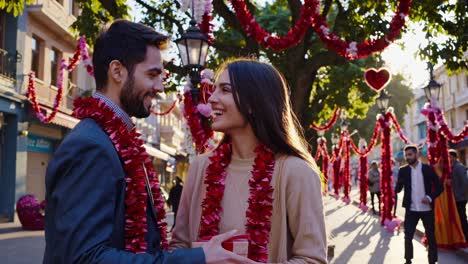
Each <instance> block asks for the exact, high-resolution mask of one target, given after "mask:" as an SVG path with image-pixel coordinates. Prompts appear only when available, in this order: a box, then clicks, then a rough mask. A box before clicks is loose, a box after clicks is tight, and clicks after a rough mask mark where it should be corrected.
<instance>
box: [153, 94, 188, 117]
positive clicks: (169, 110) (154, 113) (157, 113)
mask: <svg viewBox="0 0 468 264" xmlns="http://www.w3.org/2000/svg"><path fill="white" fill-rule="evenodd" d="M180 101H182V96H181V95H180V94H178V95H177V100H174V102H173V103H172V104H171V107H169V109H167V110H166V111H164V112H161V113H160V112H156V111H154V109H151V113H152V114H153V115H161V116H163V115H167V114H169V113H171V112H172V110H174V108H175V107H176V105H177V103H179V102H180Z"/></svg>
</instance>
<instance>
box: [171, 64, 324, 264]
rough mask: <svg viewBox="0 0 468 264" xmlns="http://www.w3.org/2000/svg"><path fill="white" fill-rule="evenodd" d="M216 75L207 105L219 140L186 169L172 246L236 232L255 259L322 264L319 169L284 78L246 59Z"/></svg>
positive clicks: (276, 72) (274, 70)
mask: <svg viewBox="0 0 468 264" xmlns="http://www.w3.org/2000/svg"><path fill="white" fill-rule="evenodd" d="M219 72H220V74H219V76H218V78H217V80H216V83H215V90H214V92H213V94H212V95H211V97H210V99H209V103H210V104H211V107H212V109H213V122H212V127H213V129H214V130H215V131H219V132H223V133H224V135H225V137H224V139H223V140H222V142H221V143H220V145H219V146H218V147H217V148H216V150H214V151H213V153H207V154H204V155H201V156H199V157H197V159H195V160H194V162H192V164H191V165H190V168H189V173H188V176H187V179H186V185H185V188H184V190H183V193H182V198H181V201H180V207H179V215H178V216H177V225H176V227H175V229H174V233H173V237H172V238H173V240H172V242H171V246H172V247H173V248H181V247H182V248H183V247H190V246H191V243H192V242H195V241H198V240H200V239H203V238H209V237H211V236H214V235H217V234H218V233H224V232H226V231H230V230H237V231H238V234H247V235H248V236H250V246H249V258H250V259H252V260H254V261H256V262H275V263H278V262H282V263H288V262H289V261H291V262H294V263H326V262H327V260H326V244H327V243H326V235H325V223H324V213H323V203H322V196H321V193H322V192H321V187H320V179H319V172H318V169H317V166H316V164H315V162H314V160H313V159H312V157H311V156H310V154H309V152H308V151H307V147H306V143H305V140H304V139H303V137H302V135H301V134H300V130H299V126H298V122H297V119H296V118H295V116H294V114H293V112H292V110H291V105H290V100H289V96H288V90H287V89H288V88H287V85H286V82H285V79H284V77H283V76H282V75H281V74H280V73H279V72H278V71H277V70H276V69H275V68H274V67H272V66H271V65H269V64H266V63H261V62H258V61H254V60H250V59H238V60H235V61H232V62H229V63H225V64H224V65H223V66H222V67H221V68H220V70H219ZM246 263H251V262H249V260H247V259H246Z"/></svg>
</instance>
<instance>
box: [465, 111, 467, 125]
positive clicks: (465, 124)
mask: <svg viewBox="0 0 468 264" xmlns="http://www.w3.org/2000/svg"><path fill="white" fill-rule="evenodd" d="M467 121H468V109H466V110H465V126H466V125H467V123H466V122H467Z"/></svg>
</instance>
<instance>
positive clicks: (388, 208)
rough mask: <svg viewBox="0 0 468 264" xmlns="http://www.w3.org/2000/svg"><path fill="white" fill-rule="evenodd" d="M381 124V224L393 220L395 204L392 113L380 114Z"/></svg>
mask: <svg viewBox="0 0 468 264" xmlns="http://www.w3.org/2000/svg"><path fill="white" fill-rule="evenodd" d="M379 122H380V126H381V127H382V154H381V163H380V170H381V178H380V190H381V192H382V195H381V200H382V205H381V210H380V224H381V225H385V224H386V223H387V222H389V221H392V219H393V215H392V210H393V204H394V202H395V201H394V191H393V188H392V169H391V162H392V161H391V158H392V146H391V144H390V132H391V123H390V113H386V114H385V115H380V116H379Z"/></svg>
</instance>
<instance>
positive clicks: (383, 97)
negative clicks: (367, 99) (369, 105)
mask: <svg viewBox="0 0 468 264" xmlns="http://www.w3.org/2000/svg"><path fill="white" fill-rule="evenodd" d="M390 98H391V96H390V95H389V94H388V93H387V91H386V90H385V89H384V90H382V91H381V92H380V94H379V97H377V99H376V102H377V107H378V108H379V110H380V112H382V113H384V112H385V111H386V110H387V108H388V103H389V101H390Z"/></svg>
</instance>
